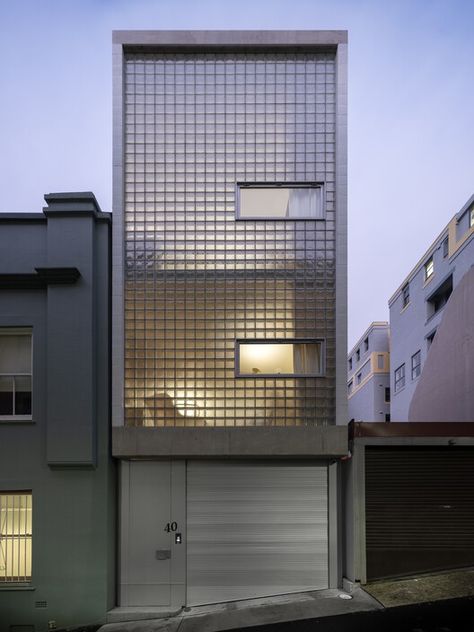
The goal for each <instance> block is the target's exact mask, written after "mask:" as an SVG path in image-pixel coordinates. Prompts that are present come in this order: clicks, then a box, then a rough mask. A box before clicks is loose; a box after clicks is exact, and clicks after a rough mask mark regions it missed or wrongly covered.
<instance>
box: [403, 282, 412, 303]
mask: <svg viewBox="0 0 474 632" xmlns="http://www.w3.org/2000/svg"><path fill="white" fill-rule="evenodd" d="M402 302H403V307H406V306H407V305H408V303H409V302H410V284H409V283H407V284H406V285H404V286H403V289H402Z"/></svg>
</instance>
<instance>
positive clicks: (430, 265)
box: [425, 257, 434, 281]
mask: <svg viewBox="0 0 474 632" xmlns="http://www.w3.org/2000/svg"><path fill="white" fill-rule="evenodd" d="M433 272H434V261H433V257H430V258H429V259H428V261H427V262H426V263H425V281H427V280H428V279H429V278H430V277H432V276H433Z"/></svg>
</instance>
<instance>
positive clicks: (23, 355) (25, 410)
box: [0, 329, 31, 420]
mask: <svg viewBox="0 0 474 632" xmlns="http://www.w3.org/2000/svg"><path fill="white" fill-rule="evenodd" d="M0 419H2V420H5V419H31V330H29V329H0Z"/></svg>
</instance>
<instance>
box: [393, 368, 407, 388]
mask: <svg viewBox="0 0 474 632" xmlns="http://www.w3.org/2000/svg"><path fill="white" fill-rule="evenodd" d="M404 386H405V363H403V364H402V365H401V366H399V367H398V369H395V392H397V391H399V390H400V389H401V388H403V387H404Z"/></svg>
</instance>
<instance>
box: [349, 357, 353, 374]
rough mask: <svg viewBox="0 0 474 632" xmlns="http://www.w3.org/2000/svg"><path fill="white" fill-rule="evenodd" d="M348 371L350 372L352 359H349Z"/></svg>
mask: <svg viewBox="0 0 474 632" xmlns="http://www.w3.org/2000/svg"><path fill="white" fill-rule="evenodd" d="M349 371H352V358H349Z"/></svg>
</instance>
